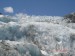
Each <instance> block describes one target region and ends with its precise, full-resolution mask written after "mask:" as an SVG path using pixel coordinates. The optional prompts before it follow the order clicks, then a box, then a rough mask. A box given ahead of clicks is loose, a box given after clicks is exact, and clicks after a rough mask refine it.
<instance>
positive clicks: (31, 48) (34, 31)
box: [0, 13, 75, 56]
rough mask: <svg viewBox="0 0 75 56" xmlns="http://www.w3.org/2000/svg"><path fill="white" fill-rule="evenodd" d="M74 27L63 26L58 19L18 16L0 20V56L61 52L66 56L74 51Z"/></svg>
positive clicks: (24, 55)
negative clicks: (5, 55)
mask: <svg viewBox="0 0 75 56" xmlns="http://www.w3.org/2000/svg"><path fill="white" fill-rule="evenodd" d="M74 24H75V23H74ZM74 24H73V23H67V20H64V17H60V16H35V15H33V16H30V15H27V14H22V13H21V14H16V15H15V16H6V17H1V18H0V54H1V52H2V54H3V53H5V54H7V53H9V51H7V52H6V51H4V50H10V52H11V54H13V53H15V54H14V56H15V55H16V56H27V55H28V56H43V55H44V56H55V55H58V54H61V53H64V54H65V52H66V53H67V54H68V55H70V54H69V53H70V51H72V52H74V50H73V48H74V47H75V46H74V42H75V40H74V39H75V38H74V37H75V25H74ZM71 46H72V47H71ZM3 48H4V49H3ZM57 50H59V51H57ZM64 50H65V51H64ZM64 54H63V55H64ZM3 55H4V54H3ZM73 55H74V54H73ZM0 56H2V55H0ZM7 56H9V55H8V54H7ZM11 56H12V55H11Z"/></svg>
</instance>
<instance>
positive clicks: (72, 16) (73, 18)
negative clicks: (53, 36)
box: [64, 12, 75, 23]
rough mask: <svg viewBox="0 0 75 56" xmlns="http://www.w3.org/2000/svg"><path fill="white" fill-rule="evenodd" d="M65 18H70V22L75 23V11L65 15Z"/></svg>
mask: <svg viewBox="0 0 75 56" xmlns="http://www.w3.org/2000/svg"><path fill="white" fill-rule="evenodd" d="M64 19H68V23H75V12H73V13H71V14H67V15H65V16H64Z"/></svg>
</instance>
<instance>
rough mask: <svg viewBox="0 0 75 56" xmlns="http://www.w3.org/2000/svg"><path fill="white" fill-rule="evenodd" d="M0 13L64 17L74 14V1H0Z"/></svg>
mask: <svg viewBox="0 0 75 56" xmlns="http://www.w3.org/2000/svg"><path fill="white" fill-rule="evenodd" d="M0 12H1V13H3V14H16V13H26V14H29V15H48V16H64V15H65V14H68V13H71V12H75V0H0Z"/></svg>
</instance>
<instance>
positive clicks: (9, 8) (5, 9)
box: [3, 7, 14, 13]
mask: <svg viewBox="0 0 75 56" xmlns="http://www.w3.org/2000/svg"><path fill="white" fill-rule="evenodd" d="M3 9H4V12H8V13H13V12H14V10H13V8H12V7H5V8H3Z"/></svg>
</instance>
